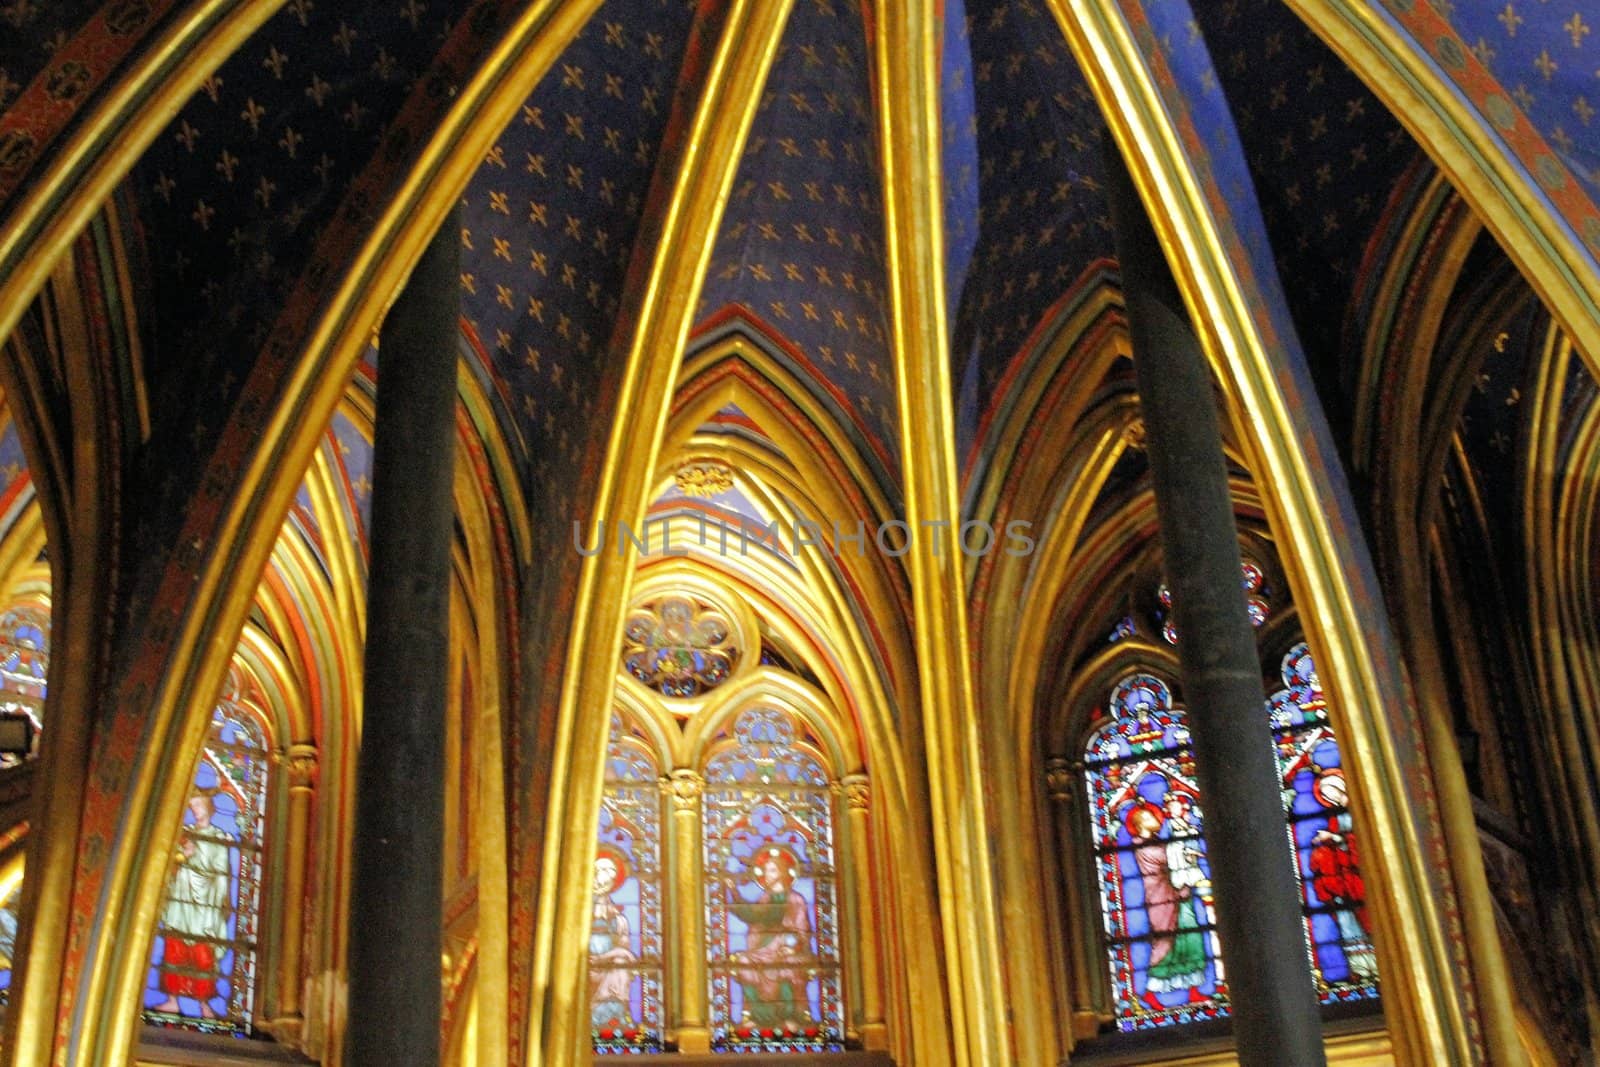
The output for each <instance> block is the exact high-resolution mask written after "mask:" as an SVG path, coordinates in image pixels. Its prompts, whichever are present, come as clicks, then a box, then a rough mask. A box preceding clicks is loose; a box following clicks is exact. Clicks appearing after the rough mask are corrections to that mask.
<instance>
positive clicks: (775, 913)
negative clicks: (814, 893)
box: [730, 845, 816, 1033]
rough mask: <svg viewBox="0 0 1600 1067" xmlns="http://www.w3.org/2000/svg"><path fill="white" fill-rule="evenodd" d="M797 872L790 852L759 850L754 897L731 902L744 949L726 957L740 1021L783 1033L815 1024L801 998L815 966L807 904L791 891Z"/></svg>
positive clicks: (754, 867) (755, 859)
mask: <svg viewBox="0 0 1600 1067" xmlns="http://www.w3.org/2000/svg"><path fill="white" fill-rule="evenodd" d="M798 871H799V861H798V860H797V859H796V858H795V855H794V853H793V852H791V851H789V850H788V849H786V848H783V847H781V846H778V845H772V846H768V847H767V848H763V849H762V850H761V851H760V852H758V853H757V854H756V855H755V856H754V857H753V863H752V869H751V874H752V875H753V876H754V878H755V883H756V886H757V892H758V893H759V896H758V897H757V898H756V900H755V901H753V902H750V903H746V902H744V900H743V899H742V898H740V897H738V896H735V897H734V899H733V903H732V904H731V905H730V907H731V910H732V911H733V913H734V915H736V916H738V917H739V919H740V920H741V921H743V922H744V924H745V927H746V932H745V946H746V947H745V948H744V949H743V950H741V951H738V952H735V953H733V954H732V955H731V957H730V959H731V961H732V962H733V964H734V967H735V970H734V977H736V978H737V979H738V980H739V984H740V986H742V987H743V992H744V1013H745V1016H746V1018H748V1019H749V1020H750V1022H752V1023H753V1024H755V1025H756V1026H758V1027H761V1028H762V1029H772V1030H782V1031H785V1032H788V1033H798V1032H801V1031H803V1030H804V1029H805V1028H806V1027H807V1026H808V1025H813V1024H815V1022H816V1020H815V1019H812V1018H811V1017H810V1014H811V1013H810V1010H809V1007H808V1005H807V1004H806V995H805V993H806V984H807V982H809V981H810V978H811V973H810V972H811V967H812V965H814V964H815V963H816V954H815V953H814V952H812V951H811V904H810V902H809V901H808V900H806V898H805V896H804V895H803V894H801V893H800V892H799V891H797V890H796V889H795V888H794V881H795V875H796V874H797V873H798ZM733 892H734V893H735V894H737V892H738V890H737V889H736V888H735V889H733Z"/></svg>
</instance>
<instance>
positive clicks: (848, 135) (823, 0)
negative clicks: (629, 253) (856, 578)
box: [700, 0, 899, 490]
mask: <svg viewBox="0 0 1600 1067" xmlns="http://www.w3.org/2000/svg"><path fill="white" fill-rule="evenodd" d="M869 77H870V75H869V70H868V52H867V37H866V28H865V27H864V26H863V25H862V21H861V14H860V5H858V4H855V3H850V2H847V0H799V2H798V3H797V4H796V5H795V8H794V11H793V13H792V14H791V15H790V17H789V24H788V27H787V28H786V30H785V35H784V41H783V43H782V45H781V46H780V49H779V52H778V55H777V57H776V59H775V60H774V63H773V69H772V72H771V74H770V75H769V77H768V79H767V85H766V88H765V90H764V92H763V94H762V97H761V100H760V102H759V104H758V111H757V114H756V117H755V123H754V125H753V127H752V128H751V131H750V136H749V140H748V141H747V143H746V146H745V151H744V156H743V158H742V159H741V160H740V164H739V172H738V174H737V176H736V177H735V179H734V186H733V195H732V197H731V199H730V200H729V203H728V208H727V212H726V214H725V215H724V218H723V224H722V229H721V231H720V232H719V234H718V235H717V242H716V245H715V248H714V251H713V253H712V259H711V267H710V270H709V272H708V273H707V275H706V280H705V287H704V290H703V292H702V300H701V304H700V313H701V316H702V319H704V318H706V317H709V316H713V315H716V314H717V313H719V312H722V311H723V310H724V309H726V308H729V307H730V306H741V307H743V308H744V309H747V311H748V313H749V314H750V315H752V316H754V317H755V319H756V320H758V321H759V322H760V323H762V324H764V325H765V326H766V327H767V328H768V329H769V330H771V331H773V332H774V333H776V334H777V335H778V336H779V337H780V338H781V343H782V344H784V345H786V346H789V347H790V348H791V350H792V352H793V353H794V354H797V355H798V356H799V366H800V367H801V369H802V370H803V372H805V373H807V374H808V375H810V376H812V380H813V381H815V382H816V383H817V385H818V388H819V394H820V395H821V396H822V397H823V398H824V399H825V400H827V401H829V402H833V403H837V404H839V405H840V406H841V407H842V408H843V410H844V411H845V412H846V413H847V415H848V416H849V417H851V418H853V419H854V420H856V425H857V426H858V428H859V430H860V432H862V433H863V435H864V437H865V439H866V441H867V443H868V445H869V451H870V453H873V454H876V455H877V456H878V458H879V459H880V460H882V461H884V462H885V463H886V464H887V465H889V466H890V467H891V468H892V467H893V466H895V465H896V464H897V460H896V459H895V457H896V456H897V455H898V451H899V450H898V438H899V427H898V422H897V419H896V413H895V391H894V366H893V364H892V362H891V357H890V351H891V349H890V346H889V342H888V332H887V330H888V328H887V317H886V314H885V308H886V299H887V298H886V288H885V286H886V282H885V279H886V277H887V275H886V270H885V263H884V252H883V226H884V223H883V190H882V187H881V184H880V182H879V179H878V150H877V147H876V128H875V125H874V119H873V114H872V92H871V83H870V80H869ZM885 488H886V489H891V490H892V487H890V486H886V487H885Z"/></svg>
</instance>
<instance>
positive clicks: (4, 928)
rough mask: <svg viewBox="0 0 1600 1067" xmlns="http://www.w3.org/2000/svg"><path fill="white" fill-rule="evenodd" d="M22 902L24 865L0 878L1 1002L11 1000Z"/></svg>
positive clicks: (4, 1002) (7, 1002) (6, 1002)
mask: <svg viewBox="0 0 1600 1067" xmlns="http://www.w3.org/2000/svg"><path fill="white" fill-rule="evenodd" d="M21 903H22V866H21V865H20V864H18V865H17V867H16V869H15V870H14V871H13V872H11V874H10V875H9V876H8V877H6V878H5V879H3V880H0V1004H9V1003H10V1002H11V959H12V957H13V956H14V955H15V954H16V951H17V908H18V907H19V906H20V905H21Z"/></svg>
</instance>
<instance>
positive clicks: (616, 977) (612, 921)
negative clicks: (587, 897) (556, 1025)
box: [589, 846, 638, 1030]
mask: <svg viewBox="0 0 1600 1067" xmlns="http://www.w3.org/2000/svg"><path fill="white" fill-rule="evenodd" d="M627 880H628V864H627V860H626V859H624V858H623V856H622V853H620V852H618V851H616V850H615V849H611V848H606V847H604V846H602V847H601V849H600V851H599V853H598V854H597V855H596V856H595V860H594V911H593V914H592V917H591V921H590V924H589V1015H590V1021H591V1023H592V1025H593V1026H594V1027H595V1028H596V1029H600V1028H614V1029H617V1030H621V1029H624V1028H626V1027H628V1026H631V1025H632V1024H634V1023H635V1022H637V1020H636V1019H634V1017H633V1007H632V1005H631V1003H630V997H629V992H630V990H631V988H632V986H633V978H634V966H633V965H634V964H635V963H636V962H637V960H638V957H637V956H635V955H634V954H633V949H632V948H631V944H630V942H631V937H632V931H631V930H630V929H629V927H628V916H627V913H626V912H624V911H623V909H622V907H621V905H619V904H618V903H617V902H616V900H615V899H613V897H614V895H615V894H616V892H617V890H618V889H620V888H621V887H622V884H623V883H624V882H626V881H627Z"/></svg>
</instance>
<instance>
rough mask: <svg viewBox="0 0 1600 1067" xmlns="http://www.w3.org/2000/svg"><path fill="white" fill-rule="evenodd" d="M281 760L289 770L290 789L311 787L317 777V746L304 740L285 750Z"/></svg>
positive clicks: (280, 757)
mask: <svg viewBox="0 0 1600 1067" xmlns="http://www.w3.org/2000/svg"><path fill="white" fill-rule="evenodd" d="M279 760H280V761H281V762H282V763H283V765H284V767H286V768H287V769H288V771H289V788H290V789H310V788H311V786H312V784H313V783H314V782H315V781H316V777H317V746H316V745H313V744H309V743H307V742H304V741H300V742H296V743H295V744H292V745H290V746H289V747H288V748H286V749H284V750H283V753H282V754H281V755H280V756H279Z"/></svg>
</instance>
